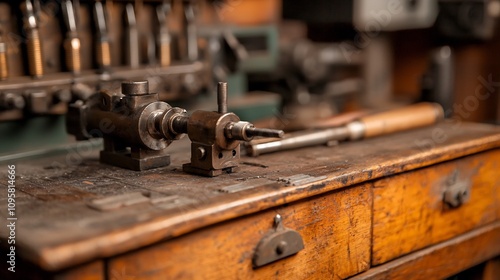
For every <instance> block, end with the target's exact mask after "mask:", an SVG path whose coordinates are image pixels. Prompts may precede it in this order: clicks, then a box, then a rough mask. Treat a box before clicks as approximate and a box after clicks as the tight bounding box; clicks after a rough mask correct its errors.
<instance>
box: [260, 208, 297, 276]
mask: <svg viewBox="0 0 500 280" xmlns="http://www.w3.org/2000/svg"><path fill="white" fill-rule="evenodd" d="M302 249H304V241H303V240H302V237H301V236H300V234H299V233H298V232H297V231H295V230H291V229H288V228H285V227H284V226H283V224H282V219H281V216H280V215H279V214H278V215H276V217H274V229H273V230H271V232H269V233H268V234H266V236H265V237H264V238H262V239H261V240H260V242H259V244H258V245H257V248H256V249H255V254H254V256H253V267H254V268H258V267H261V266H264V265H266V264H269V263H272V262H275V261H277V260H281V259H284V258H286V257H289V256H291V255H294V254H297V253H298V252H299V251H300V250H302Z"/></svg>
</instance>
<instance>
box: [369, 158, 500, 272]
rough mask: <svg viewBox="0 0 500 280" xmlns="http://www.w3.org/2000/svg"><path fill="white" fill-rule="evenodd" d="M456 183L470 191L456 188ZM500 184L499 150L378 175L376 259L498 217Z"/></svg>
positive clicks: (375, 193) (378, 261) (391, 256)
mask: <svg viewBox="0 0 500 280" xmlns="http://www.w3.org/2000/svg"><path fill="white" fill-rule="evenodd" d="M457 187H458V189H460V190H466V193H463V192H462V191H459V192H457ZM499 187H500V151H498V150H494V151H490V152H486V153H481V154H477V155H473V156H468V157H465V158H461V159H458V160H454V161H450V162H446V163H441V164H438V165H434V166H430V167H427V168H424V169H420V170H415V171H412V172H407V173H404V174H400V175H396V176H392V177H388V178H384V179H381V180H378V181H376V182H375V183H374V185H373V199H374V201H373V248H372V263H373V264H374V265H377V264H381V263H384V262H386V261H388V260H391V259H394V258H396V257H399V256H401V255H404V254H407V253H410V252H413V251H415V250H418V249H421V248H424V247H426V246H429V245H432V244H436V243H438V242H441V241H444V240H447V239H450V238H453V237H455V236H458V235H460V234H462V233H465V232H467V231H470V230H472V229H475V228H478V227H480V226H483V225H486V224H488V223H491V222H493V221H495V220H498V219H500V191H499V189H498V188H499ZM450 194H452V196H451V198H450ZM463 194H465V196H461V197H464V198H465V199H463V201H464V202H463V203H457V201H460V199H454V198H455V197H456V195H463ZM450 201H451V202H452V204H449V202H450Z"/></svg>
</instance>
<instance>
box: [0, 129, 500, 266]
mask: <svg viewBox="0 0 500 280" xmlns="http://www.w3.org/2000/svg"><path fill="white" fill-rule="evenodd" d="M443 135H444V136H443ZM187 144H188V143H187V142H182V141H179V142H176V143H174V144H173V145H172V146H171V147H169V149H170V151H171V152H172V165H171V166H169V167H166V168H160V169H156V170H150V171H146V172H134V171H129V170H123V169H119V168H115V167H111V166H106V165H102V164H100V163H99V162H98V161H97V154H96V153H95V152H91V151H90V152H89V151H79V150H78V149H77V150H76V151H73V150H70V151H68V154H66V155H63V156H61V157H55V158H46V159H43V160H38V161H30V162H17V170H18V179H17V181H16V184H17V185H18V193H19V194H20V195H21V193H22V194H23V195H22V197H20V198H19V200H18V203H19V205H18V209H17V211H18V214H19V216H20V217H22V218H23V219H21V220H20V221H19V224H18V229H19V231H18V236H17V237H18V240H19V242H20V244H22V246H19V253H20V255H21V256H22V257H24V258H26V259H28V260H29V261H31V262H33V263H36V264H37V265H39V266H41V267H43V268H44V269H47V270H60V269H63V268H65V267H68V266H72V265H76V264H80V263H84V262H88V261H90V260H93V259H97V258H103V257H110V256H114V255H116V254H120V253H125V252H129V251H130V250H134V249H138V248H141V247H144V246H148V245H151V244H154V243H157V242H159V241H163V240H168V239H171V238H174V237H177V236H181V235H183V234H186V233H189V232H192V231H195V230H198V229H201V228H204V227H208V226H211V225H214V224H217V223H220V222H224V221H229V220H231V219H236V218H238V217H242V216H245V215H250V214H253V213H257V212H260V211H263V210H266V209H270V208H273V207H276V206H280V205H284V204H286V203H291V202H294V201H299V200H303V199H306V198H309V197H313V196H316V195H321V194H324V193H328V192H331V191H333V190H336V189H340V188H345V187H348V186H352V185H355V184H359V183H362V182H366V181H368V180H374V179H377V178H381V177H385V176H391V175H394V174H398V173H401V172H405V171H408V170H413V169H416V168H422V167H426V166H429V165H432V164H435V163H439V162H443V161H447V160H452V159H456V158H460V157H463V156H467V155H471V154H475V153H478V152H482V151H487V150H491V149H495V148H498V147H500V129H499V128H496V127H493V126H487V125H479V124H467V123H458V124H457V123H446V122H445V123H442V124H439V125H437V126H435V127H429V128H424V129H418V130H414V131H409V132H405V133H398V134H395V135H391V136H385V137H380V138H375V139H370V140H366V141H360V142H353V143H343V144H341V145H340V146H338V147H323V146H320V147H311V148H307V149H300V150H295V151H289V152H284V153H276V154H270V155H264V156H262V157H259V158H243V159H242V162H247V163H250V164H242V166H241V167H242V168H241V169H242V171H241V172H240V173H235V174H228V175H224V176H221V177H218V178H203V177H197V176H193V175H188V174H184V173H182V172H181V166H182V164H183V163H185V162H188V161H189V152H188V150H189V145H187ZM0 172H4V171H0ZM296 174H306V175H310V176H326V178H325V179H323V180H321V181H318V182H314V183H310V184H305V185H299V186H286V184H285V183H283V182H278V179H279V178H281V177H287V176H292V175H296ZM262 179H266V180H268V181H269V183H265V184H260V183H259V184H257V185H255V187H253V188H249V189H246V190H244V191H241V192H236V193H227V192H220V191H219V189H220V188H222V187H224V186H230V185H234V184H238V183H241V182H249V183H251V182H253V181H258V180H262ZM259 182H261V181H259ZM131 192H141V193H143V194H144V195H145V196H147V197H159V198H160V199H161V198H162V197H167V196H172V195H178V196H180V197H182V199H184V200H185V201H190V203H188V204H185V205H181V206H175V207H164V205H163V206H159V205H155V204H153V203H146V204H141V205H132V206H128V207H123V208H120V209H116V210H114V211H107V212H101V211H98V210H95V209H91V208H89V207H88V206H87V205H88V203H89V202H90V201H92V200H93V199H100V198H105V197H109V196H114V195H120V194H127V193H131ZM0 199H5V192H0ZM5 211H6V209H4V208H0V217H5V216H6V212H5ZM4 234H5V233H4V232H0V239H4V238H5V237H6V236H5V235H4ZM33 236H37V238H33Z"/></svg>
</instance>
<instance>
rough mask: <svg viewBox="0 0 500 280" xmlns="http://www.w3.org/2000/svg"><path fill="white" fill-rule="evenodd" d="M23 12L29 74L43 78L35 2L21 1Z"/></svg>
mask: <svg viewBox="0 0 500 280" xmlns="http://www.w3.org/2000/svg"><path fill="white" fill-rule="evenodd" d="M21 11H22V13H23V25H24V26H23V28H24V31H25V33H26V50H27V52H28V67H29V74H30V75H31V76H32V77H33V78H41V77H42V76H43V74H44V70H43V56H42V43H41V38H40V31H39V29H38V28H39V26H38V23H39V20H38V17H37V16H36V11H35V9H34V7H33V2H32V1H30V0H25V1H23V2H22V3H21Z"/></svg>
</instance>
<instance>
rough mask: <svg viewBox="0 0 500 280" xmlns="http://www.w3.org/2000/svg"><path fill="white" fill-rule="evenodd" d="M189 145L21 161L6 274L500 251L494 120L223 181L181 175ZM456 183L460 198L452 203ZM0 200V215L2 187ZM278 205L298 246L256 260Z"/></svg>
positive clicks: (387, 271)
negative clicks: (164, 159) (140, 167)
mask: <svg viewBox="0 0 500 280" xmlns="http://www.w3.org/2000/svg"><path fill="white" fill-rule="evenodd" d="M187 144H188V142H187V141H180V142H179V143H174V144H173V145H172V146H171V147H169V149H170V150H171V151H172V164H171V165H170V166H169V167H166V168H160V169H156V170H150V171H145V172H135V171H128V170H124V169H120V168H115V167H111V166H107V165H102V164H100V163H99V162H98V158H97V153H96V152H95V151H90V152H89V151H84V149H74V150H69V151H68V153H66V154H64V155H62V156H57V157H52V158H44V159H39V160H31V161H24V162H17V163H15V164H16V174H17V177H16V217H17V218H18V220H17V222H16V256H17V257H16V272H15V273H11V272H9V271H7V266H6V264H5V261H2V267H1V271H0V278H1V279H11V278H12V279H16V278H17V279H28V278H29V279H37V278H36V277H35V276H36V275H37V276H38V279H49V278H54V279H192V278H197V279H247V278H249V279H274V278H276V279H311V278H312V277H315V278H318V279H345V278H349V277H354V278H356V279H372V278H374V279H379V278H383V279H387V278H395V279H408V278H412V279H429V277H430V278H443V277H447V276H450V275H453V274H455V273H458V272H460V271H462V270H464V269H467V268H469V267H472V266H474V265H476V264H479V263H482V262H485V261H487V260H490V259H493V258H494V257H495V256H498V255H500V242H499V241H500V192H499V191H498V190H497V189H496V187H498V186H500V149H499V148H500V128H498V127H493V126H488V125H480V124H467V123H451V122H444V123H442V124H439V125H437V126H434V127H428V128H423V129H418V130H414V131H411V132H405V133H399V134H395V135H391V136H385V137H380V138H376V139H371V140H366V141H360V142H353V143H342V144H341V145H340V146H335V147H325V146H319V147H312V148H305V149H300V150H295V151H290V152H281V153H276V154H270V155H264V156H261V157H258V158H248V157H242V159H241V161H240V163H241V165H240V167H241V171H240V172H239V173H234V174H225V175H222V176H220V177H217V178H204V177H197V176H193V175H188V174H184V173H183V172H182V168H181V166H182V164H183V163H186V162H188V161H189V152H188V151H189V148H188V145H187ZM12 164H14V162H13V163H12ZM1 171H2V174H5V173H6V171H7V167H4V168H3V170H1ZM301 174H302V176H300V177H301V179H300V180H299V179H297V178H298V177H297V175H301ZM294 176H296V177H294ZM2 178H6V176H3V177H2ZM6 181H7V180H6V179H5V180H3V181H0V185H2V186H3V187H6V185H7V182H6ZM456 186H459V187H460V188H462V189H465V190H466V191H467V193H463V195H464V199H463V201H460V203H459V204H458V205H454V206H450V204H449V203H446V202H444V199H443V196H444V195H445V193H447V192H449V190H450V189H453V188H455V187H456ZM2 189H6V188H2ZM465 198H466V199H465ZM0 201H1V202H2V203H1V205H5V206H1V207H0V215H1V216H2V219H3V220H5V221H6V218H7V217H8V215H7V209H6V208H7V206H6V205H7V192H6V191H2V192H0ZM277 214H279V215H280V216H281V217H282V221H283V225H284V226H285V227H286V228H289V229H293V230H295V231H297V232H298V233H299V234H300V235H301V237H302V239H303V243H304V249H302V250H300V251H299V252H298V253H297V254H295V255H292V256H289V257H287V258H284V259H281V260H278V261H276V262H273V263H271V264H268V265H265V266H262V267H259V268H253V266H252V258H253V256H254V252H255V248H256V246H257V244H259V241H260V240H261V239H262V238H263V237H265V236H266V234H268V232H270V231H272V229H273V220H274V218H275V216H276V215H277ZM4 228H5V227H4ZM0 237H1V243H0V244H2V245H3V246H5V245H6V242H5V241H6V238H7V237H8V232H7V231H6V230H5V229H2V230H1V231H0ZM5 249H6V248H4V249H2V255H4V257H5V254H3V253H4V252H5ZM5 258H6V257H5ZM5 276H6V277H8V278H5Z"/></svg>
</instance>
